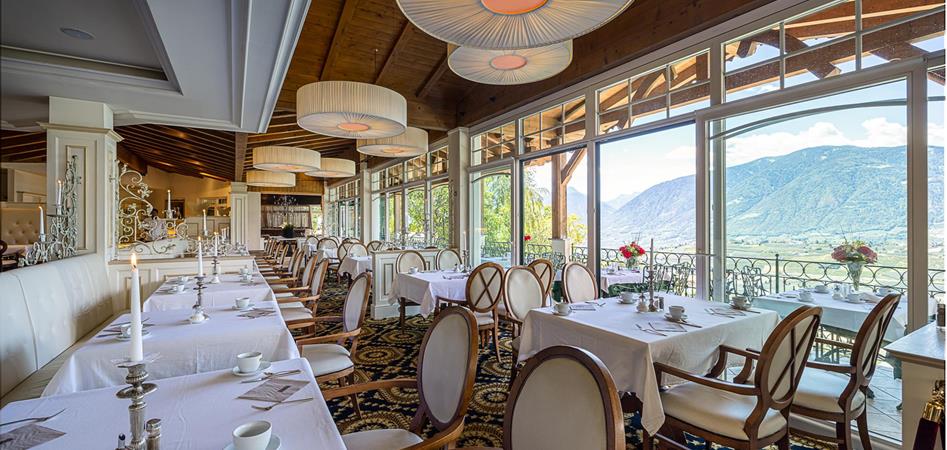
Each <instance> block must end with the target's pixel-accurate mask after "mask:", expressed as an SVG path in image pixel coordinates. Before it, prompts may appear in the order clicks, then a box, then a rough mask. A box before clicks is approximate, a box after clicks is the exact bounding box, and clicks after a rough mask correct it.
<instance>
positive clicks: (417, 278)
mask: <svg viewBox="0 0 947 450" xmlns="http://www.w3.org/2000/svg"><path fill="white" fill-rule="evenodd" d="M469 275H470V274H469V273H460V272H455V271H453V270H422V271H418V272H416V273H399V274H395V276H394V279H393V280H392V282H391V294H390V296H389V297H388V300H389V303H391V304H394V303H397V302H398V299H399V298H402V297H403V298H405V299H407V300H409V301H412V302H414V303H417V304H419V305H421V315H422V316H424V317H427V316H429V315H430V314H431V313H433V312H434V310H435V309H436V308H437V304H438V302H439V301H441V300H453V301H455V302H458V301H463V300H464V299H466V298H467V277H468V276H469Z"/></svg>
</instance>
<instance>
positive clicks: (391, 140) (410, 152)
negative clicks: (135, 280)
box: [355, 127, 427, 158]
mask: <svg viewBox="0 0 947 450" xmlns="http://www.w3.org/2000/svg"><path fill="white" fill-rule="evenodd" d="M355 148H356V149H357V150H358V151H359V152H360V153H364V154H366V155H372V156H384V157H388V158H403V157H408V156H418V155H421V154H424V152H426V151H427V131H424V130H422V129H420V128H414V127H408V128H407V129H406V130H405V131H404V133H402V134H399V135H397V136H392V137H387V138H379V139H359V140H358V143H357V144H356V147H355Z"/></svg>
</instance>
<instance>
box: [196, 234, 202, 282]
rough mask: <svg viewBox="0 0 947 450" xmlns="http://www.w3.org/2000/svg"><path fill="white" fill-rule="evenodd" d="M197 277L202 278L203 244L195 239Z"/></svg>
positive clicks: (199, 238)
mask: <svg viewBox="0 0 947 450" xmlns="http://www.w3.org/2000/svg"><path fill="white" fill-rule="evenodd" d="M197 276H199V277H202V276H204V242H203V241H202V240H201V237H200V236H198V237H197Z"/></svg>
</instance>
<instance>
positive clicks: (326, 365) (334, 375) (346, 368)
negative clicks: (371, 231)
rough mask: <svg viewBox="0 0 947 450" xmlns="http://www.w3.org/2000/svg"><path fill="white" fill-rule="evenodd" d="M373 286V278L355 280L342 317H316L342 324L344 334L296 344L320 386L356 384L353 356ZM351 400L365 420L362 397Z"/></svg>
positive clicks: (366, 274) (347, 295) (311, 338)
mask: <svg viewBox="0 0 947 450" xmlns="http://www.w3.org/2000/svg"><path fill="white" fill-rule="evenodd" d="M371 285H372V276H371V274H368V273H363V274H361V275H359V276H357V277H355V280H354V281H352V286H350V287H349V292H348V294H346V296H345V302H344V303H343V304H342V315H341V316H322V317H313V320H314V321H315V322H317V323H319V322H324V323H341V324H342V331H340V332H338V333H333V334H327V335H323V336H315V337H309V338H303V339H297V340H296V345H297V346H298V347H299V354H300V355H301V356H302V357H303V358H306V360H308V361H309V365H310V366H312V374H313V376H315V377H316V382H317V383H323V382H326V381H335V380H338V382H339V385H341V386H345V385H346V384H354V383H355V363H353V362H352V355H354V354H355V351H356V350H358V338H359V334H361V332H362V323H363V322H364V321H365V311H366V310H367V309H368V295H369V294H370V293H371ZM346 345H348V347H346ZM349 398H350V399H351V400H352V406H353V407H354V408H355V413H356V415H358V416H359V417H361V415H362V413H361V411H360V410H359V407H358V397H357V396H355V395H354V394H353V395H350V396H349Z"/></svg>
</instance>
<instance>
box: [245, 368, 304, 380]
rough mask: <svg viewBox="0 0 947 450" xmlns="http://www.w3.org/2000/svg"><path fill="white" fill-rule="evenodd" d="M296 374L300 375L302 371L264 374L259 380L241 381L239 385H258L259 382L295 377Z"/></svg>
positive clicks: (294, 370)
mask: <svg viewBox="0 0 947 450" xmlns="http://www.w3.org/2000/svg"><path fill="white" fill-rule="evenodd" d="M298 373H302V371H301V370H299V369H293V370H284V371H282V372H264V373H263V376H262V377H260V378H254V379H252V380H244V381H241V383H259V382H261V381H267V380H270V379H273V378H280V377H288V376H290V375H296V374H298Z"/></svg>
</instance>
